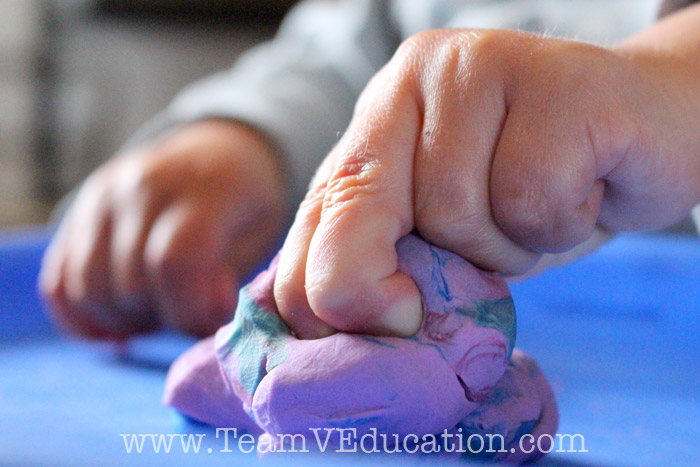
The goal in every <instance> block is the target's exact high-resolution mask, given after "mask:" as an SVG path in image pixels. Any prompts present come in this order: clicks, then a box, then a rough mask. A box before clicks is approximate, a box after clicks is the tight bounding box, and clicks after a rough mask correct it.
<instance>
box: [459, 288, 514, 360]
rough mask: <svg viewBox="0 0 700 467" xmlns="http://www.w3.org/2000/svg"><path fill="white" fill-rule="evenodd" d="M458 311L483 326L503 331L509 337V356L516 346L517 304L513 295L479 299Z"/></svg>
mask: <svg viewBox="0 0 700 467" xmlns="http://www.w3.org/2000/svg"><path fill="white" fill-rule="evenodd" d="M456 311H457V313H459V314H461V315H463V316H467V317H469V318H471V319H472V320H474V322H475V323H476V324H478V325H479V326H481V327H483V328H492V329H496V330H497V331H501V332H502V333H503V335H504V336H506V339H508V357H509V358H510V355H511V354H512V353H513V349H514V348H515V335H516V329H517V326H516V318H515V305H514V304H513V298H512V297H503V298H500V299H498V300H479V301H478V302H476V303H475V304H474V306H473V307H470V308H468V309H467V308H458V309H457V310H456Z"/></svg>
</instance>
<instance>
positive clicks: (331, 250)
mask: <svg viewBox="0 0 700 467" xmlns="http://www.w3.org/2000/svg"><path fill="white" fill-rule="evenodd" d="M642 42H644V41H642ZM654 45H655V46H656V44H655V43H654ZM660 49H661V47H659V48H658V49H657V50H655V51H654V53H650V54H646V53H644V48H643V47H641V48H640V47H639V46H638V45H635V46H630V47H629V48H627V47H625V46H622V47H620V48H619V49H618V50H616V51H610V50H606V49H601V48H597V47H594V46H590V45H584V44H581V43H576V42H569V41H561V40H554V39H546V38H542V37H540V36H535V35H529V34H524V33H517V32H511V31H473V30H443V31H435V32H427V33H422V34H419V35H417V36H415V37H413V38H412V39H410V40H408V41H407V42H406V43H404V45H403V46H402V47H401V48H400V49H399V51H398V52H397V54H396V56H395V57H394V59H393V60H392V61H391V62H390V63H389V64H388V65H387V66H386V67H385V68H384V69H383V70H382V71H381V72H380V73H379V74H378V75H377V76H376V77H375V78H374V79H373V80H372V81H371V82H370V84H369V85H368V87H367V88H366V90H365V92H364V93H363V95H362V96H361V98H360V101H359V103H358V105H357V107H356V110H355V115H354V118H353V121H352V123H351V124H350V127H349V129H348V131H347V132H346V134H345V135H344V136H343V138H342V139H341V140H340V142H339V143H338V145H337V146H336V148H335V149H334V150H333V151H332V152H331V153H330V155H329V156H328V157H327V159H326V160H325V162H324V163H323V165H322V166H321V169H320V171H319V173H318V174H317V176H316V177H315V180H314V182H313V183H312V187H311V189H310V191H309V193H308V195H307V197H306V200H305V201H304V202H303V204H302V206H301V207H300V209H299V212H298V214H297V218H296V221H295V223H294V226H293V227H292V230H291V232H290V234H289V237H288V238H287V241H286V243H285V246H284V249H283V251H282V255H281V261H280V265H279V270H278V273H277V280H276V283H275V298H276V301H277V304H278V307H279V310H280V314H281V315H282V316H283V318H284V319H285V320H286V321H287V322H288V324H290V326H291V327H292V328H293V329H295V330H296V332H297V334H298V335H299V336H300V337H319V336H322V335H325V334H328V333H330V332H332V331H333V330H334V329H339V330H343V331H359V332H370V333H377V334H396V335H410V334H412V333H414V332H415V331H416V330H417V328H418V326H419V324H420V320H421V315H422V310H421V301H420V297H419V293H418V290H417V288H416V286H415V284H414V283H413V282H412V281H411V279H410V278H409V277H408V276H406V275H404V274H401V273H399V272H397V270H396V265H397V256H396V251H395V248H394V245H395V243H396V241H397V240H398V239H399V238H401V237H402V236H404V235H406V234H407V233H409V232H411V231H412V230H413V229H417V231H418V233H419V234H420V235H421V236H422V237H423V238H425V239H426V240H428V241H429V242H431V243H434V244H436V245H438V246H440V247H443V248H446V249H448V250H451V251H453V252H456V253H458V254H460V255H461V256H463V257H464V258H466V259H468V260H470V261H471V262H473V263H474V264H476V265H479V266H481V267H482V268H485V269H489V270H494V271H499V272H502V273H504V274H516V273H522V272H524V271H526V270H527V269H528V268H530V267H531V266H532V265H533V263H534V262H535V261H536V260H537V259H538V257H539V256H540V255H541V254H542V253H545V252H561V251H565V250H567V249H570V248H572V247H574V246H575V245H577V244H579V243H581V242H583V241H585V240H586V239H587V238H588V237H589V236H590V235H591V233H592V231H593V229H594V228H595V226H596V224H598V225H600V226H602V227H603V228H605V229H609V230H613V231H615V230H630V229H646V228H657V227H662V226H666V225H668V224H671V223H673V222H675V221H677V220H680V219H681V218H682V217H683V216H685V215H687V214H688V212H689V211H690V209H691V207H692V206H693V205H694V204H695V203H697V202H698V201H700V130H698V128H699V127H698V122H700V105H699V103H698V96H699V95H700V93H699V92H698V88H699V87H700V86H699V84H700V83H698V80H697V76H698V75H697V71H694V72H693V71H692V70H691V68H692V67H690V66H689V65H687V64H686V63H685V62H684V61H683V60H682V59H681V58H679V57H674V58H673V59H672V58H669V57H668V56H666V55H665V54H664V53H662V52H661V51H660ZM693 73H695V74H693Z"/></svg>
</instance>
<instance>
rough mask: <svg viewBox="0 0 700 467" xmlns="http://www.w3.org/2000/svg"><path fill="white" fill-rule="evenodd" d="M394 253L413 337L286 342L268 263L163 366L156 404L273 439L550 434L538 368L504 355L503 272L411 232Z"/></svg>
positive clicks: (549, 398)
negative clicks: (410, 294)
mask: <svg viewBox="0 0 700 467" xmlns="http://www.w3.org/2000/svg"><path fill="white" fill-rule="evenodd" d="M397 252H398V258H399V262H398V269H399V270H400V271H402V272H404V273H406V274H408V275H410V276H411V277H412V278H413V280H414V281H415V283H416V285H417V286H418V288H419V290H420V292H421V295H422V298H423V309H424V317H423V323H422V325H421V328H420V330H419V331H418V333H417V334H416V336H414V337H411V338H405V339H401V338H391V337H373V336H366V335H358V334H346V333H337V334H334V335H332V336H329V337H326V338H323V339H317V340H298V339H296V338H295V337H294V336H293V335H292V333H291V332H290V331H289V330H288V329H287V328H286V326H285V325H284V323H283V322H282V321H281V319H280V318H279V315H278V313H277V309H276V307H275V303H274V299H273V294H272V290H273V284H274V277H275V272H276V265H277V261H273V263H272V264H271V266H270V268H269V269H268V270H267V271H264V272H263V273H261V274H260V275H259V276H258V277H257V278H256V279H255V280H254V281H253V282H252V283H251V284H249V285H248V286H247V287H245V288H244V289H242V291H241V296H240V300H239V306H238V310H237V311H236V317H235V318H234V321H233V322H232V323H230V324H228V325H227V326H225V327H223V328H222V329H220V330H219V332H218V333H217V335H216V344H215V347H216V349H214V347H213V346H212V344H211V342H210V340H206V341H204V342H202V343H200V344H198V345H197V346H195V347H194V348H193V349H192V350H190V351H189V352H188V353H187V354H185V355H184V356H183V357H181V358H180V359H178V361H177V362H176V364H174V365H173V368H172V369H171V371H170V374H169V375H168V382H167V384H166V395H165V401H166V403H168V404H169V405H172V406H174V407H176V408H177V409H178V410H180V411H181V412H183V413H185V414H187V415H189V416H190V417H193V418H195V419H198V420H200V421H203V422H206V423H210V424H213V425H216V426H227V427H239V428H241V429H243V428H245V429H247V430H248V431H251V432H255V427H253V426H251V423H250V421H251V419H250V418H248V419H246V418H245V417H244V414H245V412H247V413H248V414H249V415H250V416H251V418H252V419H253V420H255V423H256V424H257V425H255V426H256V427H257V426H259V427H260V428H261V429H262V430H264V431H265V432H266V436H267V437H268V438H269V439H272V440H273V441H272V442H273V443H274V439H275V438H276V437H278V436H279V435H282V434H296V433H300V434H303V435H304V436H307V437H312V432H311V431H309V430H310V429H311V428H314V429H321V430H324V429H332V428H347V427H352V428H356V429H357V436H361V435H362V434H364V433H369V432H371V431H373V430H376V431H377V432H379V433H387V434H391V435H398V436H399V437H403V436H406V435H409V434H412V435H417V436H422V435H427V434H436V433H441V432H442V431H443V430H445V429H448V430H449V429H457V427H463V429H465V430H466V429H468V430H471V432H475V430H477V428H478V427H487V429H488V430H491V431H490V432H493V433H502V434H503V435H504V437H505V436H506V435H508V436H510V437H511V438H513V437H514V436H515V434H516V433H519V435H522V434H524V433H521V431H522V429H523V427H527V428H529V430H528V431H527V432H532V433H533V434H534V433H535V432H537V433H540V432H541V433H549V434H554V433H555V431H556V425H557V415H556V403H555V402H554V398H553V395H552V392H551V389H550V388H549V385H548V384H547V382H546V380H545V379H544V376H543V375H542V373H541V372H540V371H539V369H537V367H536V364H534V362H532V361H531V360H529V359H528V358H527V357H525V356H524V355H523V354H522V353H517V354H514V355H513V358H512V359H511V361H510V364H509V356H510V353H511V352H512V351H513V344H514V339H515V314H514V309H513V304H512V300H511V299H510V293H509V291H508V287H507V285H506V283H505V281H503V280H502V279H500V278H499V277H497V276H495V275H492V274H488V273H485V272H483V271H481V270H479V269H477V268H475V267H474V266H472V265H471V264H469V263H468V262H466V261H465V260H463V259H462V258H460V257H458V256H456V255H454V254H452V253H449V252H447V251H445V250H441V249H439V248H436V247H434V246H432V245H429V244H428V243H426V242H425V241H423V240H421V239H420V238H418V237H416V236H413V235H409V236H407V237H404V238H403V239H401V240H400V241H399V243H398V244H397ZM214 351H216V357H217V358H218V365H217V364H216V361H215V359H214ZM524 368H527V369H528V371H524V370H523V369H524ZM504 372H505V376H504ZM494 387H495V388H496V389H495V390H494ZM236 396H237V397H236ZM331 441H332V442H333V440H331ZM511 441H512V439H511ZM534 457H536V453H533V454H531V455H529V456H523V457H518V455H517V454H516V455H513V456H512V459H511V460H523V459H526V458H534Z"/></svg>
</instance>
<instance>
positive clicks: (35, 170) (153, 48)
mask: <svg viewBox="0 0 700 467" xmlns="http://www.w3.org/2000/svg"><path fill="white" fill-rule="evenodd" d="M292 3H294V0H264V1H260V0H258V1H256V0H0V227H8V226H14V225H20V224H27V223H37V222H42V221H44V220H46V219H47V217H48V215H49V213H50V212H51V209H52V207H53V206H54V204H55V202H56V201H57V200H58V199H59V198H60V197H61V196H62V195H64V194H65V193H66V192H68V191H69V190H70V189H71V188H72V187H73V186H74V185H75V184H76V183H78V182H79V181H80V180H82V179H83V178H84V177H85V176H86V175H88V174H89V173H90V172H91V171H92V169H93V168H95V167H96V166H97V165H99V164H100V162H102V161H104V160H105V159H106V158H108V157H109V156H110V155H112V154H113V153H114V152H115V151H116V150H117V149H119V147H120V145H121V144H122V143H123V142H124V141H125V140H126V138H128V137H129V136H130V135H131V134H132V133H133V132H134V131H135V130H136V129H137V128H138V126H139V125H140V124H141V123H143V122H144V121H145V120H146V119H148V117H150V116H152V115H153V114H154V113H156V112H157V111H158V110H160V109H162V108H163V107H164V106H165V105H166V104H167V103H168V102H169V101H170V99H171V98H172V96H173V95H174V94H175V93H176V92H177V91H178V90H179V89H180V88H181V87H182V86H184V85H185V84H187V83H189V82H191V81H193V80H195V79H196V78H199V77H202V76H205V75H208V74H210V73H212V72H213V71H215V70H219V69H222V68H226V67H228V66H230V65H231V64H232V63H233V61H234V60H235V58H236V57H237V56H238V55H239V54H240V53H241V52H242V51H243V50H245V49H247V48H248V47H250V46H251V45H254V44H255V43H257V42H259V41H262V40H264V39H267V38H269V37H270V36H272V35H273V34H274V32H275V30H276V28H277V26H278V24H279V21H280V20H281V18H282V16H283V15H284V13H285V12H286V11H287V9H289V7H290V6H291V4H292Z"/></svg>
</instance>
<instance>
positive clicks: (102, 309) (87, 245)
mask: <svg viewBox="0 0 700 467" xmlns="http://www.w3.org/2000/svg"><path fill="white" fill-rule="evenodd" d="M90 195H91V193H89V192H87V191H86V192H84V196H83V197H82V199H77V200H76V203H75V204H74V206H73V208H72V211H73V213H76V215H73V214H71V219H70V223H71V226H70V238H68V240H67V249H66V264H65V284H64V287H65V294H66V297H67V300H68V303H69V304H70V306H71V307H72V308H73V309H74V313H76V316H82V317H84V316H86V315H89V316H91V318H92V320H94V321H95V322H96V323H97V324H98V325H100V326H102V327H103V328H104V329H105V330H109V331H111V332H115V333H117V334H126V333H128V325H127V323H126V321H125V320H124V319H123V317H122V316H120V315H119V313H117V312H116V310H115V309H114V307H113V303H112V300H111V286H110V280H109V266H110V264H109V263H110V261H109V244H110V234H111V228H112V212H111V208H110V205H109V199H108V194H107V193H102V194H100V195H97V196H94V197H89V196H90ZM77 214H79V215H77Z"/></svg>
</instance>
